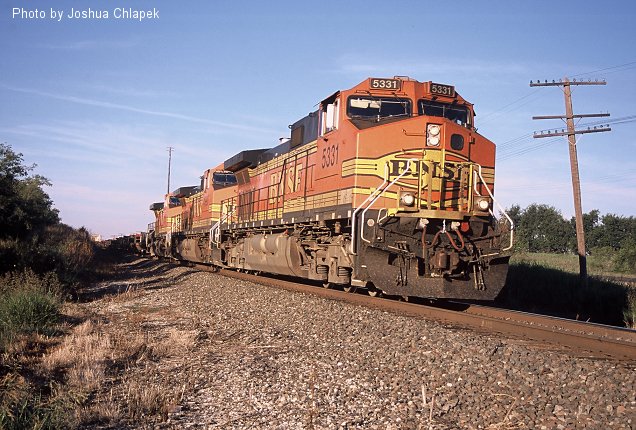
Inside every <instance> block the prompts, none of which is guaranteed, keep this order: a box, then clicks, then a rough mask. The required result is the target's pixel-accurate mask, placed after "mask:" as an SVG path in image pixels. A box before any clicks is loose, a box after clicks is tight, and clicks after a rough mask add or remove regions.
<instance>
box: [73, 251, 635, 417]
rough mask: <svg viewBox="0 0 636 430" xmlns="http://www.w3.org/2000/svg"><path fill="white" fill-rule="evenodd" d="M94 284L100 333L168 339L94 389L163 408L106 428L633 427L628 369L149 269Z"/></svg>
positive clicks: (160, 267) (137, 266)
mask: <svg viewBox="0 0 636 430" xmlns="http://www.w3.org/2000/svg"><path fill="white" fill-rule="evenodd" d="M97 289H98V290H103V291H113V290H119V291H120V292H121V291H126V292H125V293H123V294H120V295H119V296H118V298H117V299H116V300H113V299H112V296H104V297H102V298H99V299H96V300H93V301H90V302H88V303H84V304H82V306H84V307H85V308H86V309H88V310H90V311H91V312H93V313H94V314H95V315H98V316H99V317H100V318H102V320H103V321H105V323H104V324H103V326H102V329H103V330H105V331H111V330H112V331H118V332H122V331H123V332H125V333H130V335H133V334H141V335H142V338H143V339H146V342H147V343H148V345H155V348H157V346H156V345H158V340H161V339H163V340H164V341H166V342H168V343H169V345H165V348H168V349H167V350H166V351H168V352H164V353H163V354H159V353H157V354H155V355H154V356H153V354H150V353H149V354H145V356H144V355H142V356H140V357H139V358H137V359H136V360H135V361H134V362H131V363H130V364H129V365H128V367H127V368H126V370H125V371H124V372H119V373H118V374H116V375H114V376H113V380H112V382H111V385H110V386H108V387H104V388H103V391H104V393H102V396H107V395H108V393H109V390H110V396H111V397H112V398H115V399H117V387H118V383H119V382H121V380H123V379H126V381H128V383H129V382H130V380H131V379H137V380H138V383H139V384H140V386H152V385H154V386H159V387H161V389H162V393H164V398H165V399H166V405H165V406H166V407H165V408H164V409H163V411H157V412H156V413H154V414H152V413H146V414H141V415H140V414H133V413H132V412H130V413H128V414H122V417H123V418H121V420H120V421H119V422H116V423H115V422H114V423H110V425H113V426H115V427H117V428H126V427H128V428H156V429H168V428H188V429H579V428H580V429H634V428H636V372H635V370H636V369H635V367H634V366H633V365H632V366H629V365H626V364H622V363H616V362H611V361H603V360H592V359H587V358H577V357H572V356H569V355H566V354H565V353H563V352H556V351H552V350H549V349H546V348H540V347H537V346H532V345H529V344H525V343H524V342H521V341H517V340H511V339H506V338H501V337H498V336H496V335H494V334H493V335H484V334H478V333H475V332H472V331H469V330H464V329H458V328H453V327H445V326H443V325H441V324H439V323H437V322H434V321H426V320H421V319H415V318H410V317H404V316H399V315H394V314H391V313H387V312H382V311H378V310H373V309H368V308H363V307H358V306H353V305H348V304H345V303H342V302H336V301H330V300H325V299H321V298H316V297H313V296H311V295H305V294H300V293H293V292H288V291H284V290H277V289H273V288H269V287H263V286H260V285H257V284H253V283H249V282H245V281H239V280H235V279H230V278H226V277H223V276H220V275H217V274H212V273H206V272H198V271H196V270H193V269H188V268H185V267H173V266H167V265H166V264H165V263H161V262H157V261H144V260H132V261H130V262H128V263H127V264H122V265H121V270H120V276H119V278H118V279H117V280H116V281H111V282H105V283H103V284H101V285H99V286H98V287H97ZM170 347H171V348H170ZM113 392H115V395H113ZM120 402H121V405H120V408H121V410H125V409H126V408H130V407H131V406H130V403H127V402H126V398H125V396H122V397H121V399H120ZM133 416H134V417H135V418H134V419H133V418H130V417H133ZM127 417H128V418H127Z"/></svg>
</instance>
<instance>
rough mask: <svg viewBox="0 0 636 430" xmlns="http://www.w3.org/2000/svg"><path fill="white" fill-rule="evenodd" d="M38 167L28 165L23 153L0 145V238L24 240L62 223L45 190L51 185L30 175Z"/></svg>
mask: <svg viewBox="0 0 636 430" xmlns="http://www.w3.org/2000/svg"><path fill="white" fill-rule="evenodd" d="M35 167H36V165H35V164H34V165H31V166H25V165H24V164H23V159H22V154H21V153H16V152H14V151H13V150H12V149H11V147H10V146H9V145H6V144H0V225H2V226H3V227H2V229H0V239H2V238H4V239H23V238H25V237H27V236H28V235H29V234H31V233H33V232H37V231H40V230H41V229H42V228H44V227H46V226H49V225H53V224H56V223H57V222H58V221H59V217H58V211H57V209H54V208H53V202H52V201H51V199H50V198H49V196H48V194H47V193H46V192H44V190H43V189H42V188H43V187H44V186H50V185H51V183H50V182H49V181H48V179H46V178H45V177H43V176H40V175H30V173H31V172H32V171H33V170H34V169H35Z"/></svg>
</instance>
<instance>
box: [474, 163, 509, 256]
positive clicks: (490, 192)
mask: <svg viewBox="0 0 636 430" xmlns="http://www.w3.org/2000/svg"><path fill="white" fill-rule="evenodd" d="M475 164H476V165H477V167H479V169H478V170H477V175H479V179H481V182H482V183H483V184H484V185H485V188H486V191H487V192H488V195H489V196H490V198H491V199H492V201H493V203H494V204H496V205H497V208H499V211H500V212H501V213H502V214H503V215H504V216H505V217H506V219H507V220H508V222H509V223H510V245H509V246H508V247H506V248H503V249H502V251H508V250H509V249H512V246H513V239H514V230H515V223H514V222H513V221H512V218H510V216H509V215H508V214H507V213H506V210H505V209H504V208H503V207H502V206H501V205H500V204H499V202H498V201H497V200H496V199H495V196H494V195H493V193H492V191H490V188H489V187H488V184H487V183H486V181H485V180H484V177H483V176H482V174H481V164H478V163H475ZM475 192H476V193H477V195H481V194H480V193H479V191H478V190H477V182H476V181H475ZM490 213H491V214H492V216H493V217H494V216H495V214H494V213H493V212H492V211H491V212H490ZM495 218H496V217H495Z"/></svg>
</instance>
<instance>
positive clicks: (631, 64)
mask: <svg viewBox="0 0 636 430" xmlns="http://www.w3.org/2000/svg"><path fill="white" fill-rule="evenodd" d="M625 66H635V67H636V61H632V62H630V63H625V64H620V65H618V66H611V67H606V68H604V69H598V70H592V71H591V72H584V73H579V74H578V75H572V77H573V78H577V77H579V76H583V75H591V74H598V72H605V71H606V70H614V69H619V68H621V67H625ZM633 68H634V67H628V68H626V69H624V70H629V69H633ZM616 71H617V72H622V71H623V70H616ZM613 73H614V72H613Z"/></svg>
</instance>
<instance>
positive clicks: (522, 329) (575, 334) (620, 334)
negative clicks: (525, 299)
mask: <svg viewBox="0 0 636 430" xmlns="http://www.w3.org/2000/svg"><path fill="white" fill-rule="evenodd" d="M195 267H197V268H200V269H203V270H208V271H216V270H212V269H211V268H210V266H205V265H195ZM218 273H219V274H220V275H222V276H226V277H230V278H234V279H239V280H244V281H249V282H254V283H258V284H261V285H266V286H269V287H275V288H282V289H285V290H288V291H293V292H299V293H304V294H311V295H314V296H317V297H322V298H326V299H330V300H338V301H342V302H346V303H349V304H353V305H358V306H365V307H369V308H375V309H379V310H384V311H389V312H392V313H396V314H399V315H407V316H412V317H418V318H423V319H432V320H435V321H438V322H441V323H445V324H450V325H453V326H460V327H464V328H469V329H474V330H478V331H481V332H485V333H488V334H492V333H497V334H500V335H504V336H507V337H512V338H518V339H519V338H520V339H523V340H530V341H534V342H540V343H543V344H548V345H551V346H554V347H556V349H558V350H564V351H565V352H566V353H569V354H573V353H575V354H577V355H580V356H586V357H592V358H602V359H613V360H618V361H625V362H628V363H630V364H636V330H630V329H625V328H621V327H612V326H606V325H602V324H595V323H589V322H583V321H575V320H568V319H564V318H557V317H550V316H545V315H539V314H531V313H526V312H519V311H511V310H507V309H500V308H491V307H486V306H478V305H473V304H464V303H459V302H457V303H455V304H456V305H461V306H463V307H464V308H463V309H461V310H451V309H448V308H442V307H439V306H430V305H423V304H415V303H409V302H402V301H397V300H390V299H384V298H377V297H370V296H367V295H364V294H351V293H346V292H344V291H340V290H334V289H326V288H319V287H317V286H315V285H307V284H301V283H298V282H292V281H286V280H282V279H279V278H272V277H266V276H257V275H251V274H247V273H241V272H235V271H232V270H226V269H221V270H219V271H218ZM451 303H452V302H451Z"/></svg>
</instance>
